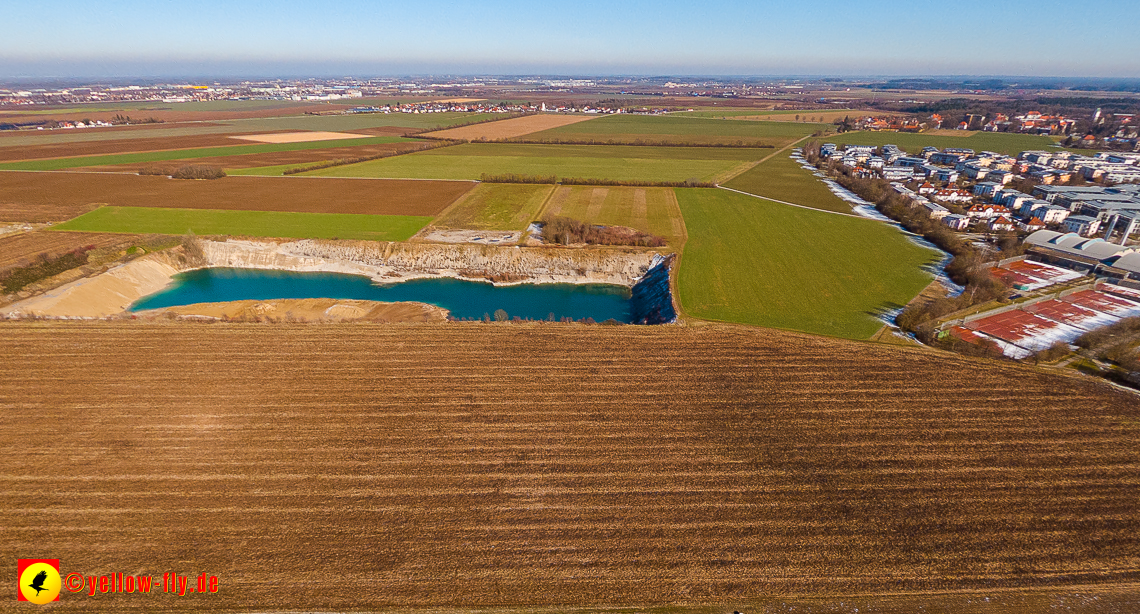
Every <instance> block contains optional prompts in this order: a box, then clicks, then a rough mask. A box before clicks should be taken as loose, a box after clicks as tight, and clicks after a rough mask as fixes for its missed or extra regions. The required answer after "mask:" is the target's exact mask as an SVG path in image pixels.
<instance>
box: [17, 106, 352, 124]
mask: <svg viewBox="0 0 1140 614" xmlns="http://www.w3.org/2000/svg"><path fill="white" fill-rule="evenodd" d="M109 104H113V103H109ZM100 106H103V105H100ZM168 106H170V105H169V104H164V103H161V102H155V103H154V108H153V109H124V110H120V111H84V110H83V109H82V108H79V109H60V110H59V112H58V113H50V114H47V113H42V111H45V110H46V107H36V108H35V110H36V111H38V112H41V113H37V114H36V115H28V114H26V113H20V112H19V109H16V110H15V111H12V110H9V109H4V110H0V121H12V122H26V121H33V120H39V119H53V120H56V121H67V120H69V121H77V120H84V119H93V120H98V121H112V120H114V118H115V116H116V115H127V116H129V117H132V118H134V119H136V120H140V121H141V120H146V119H149V118H152V117H153V118H154V119H157V120H160V121H162V122H166V123H168V124H169V123H174V122H186V121H203V120H206V121H210V120H213V121H220V120H229V119H255V118H259V117H281V116H287V115H302V114H305V113H309V112H314V113H331V112H334V111H343V110H344V109H351V108H352V107H353V106H355V104H298V105H282V106H281V107H278V108H275V109H250V110H248V111H217V110H214V111H176V110H173V109H163V108H162V107H168ZM99 130H104V128H99Z"/></svg>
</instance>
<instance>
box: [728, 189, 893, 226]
mask: <svg viewBox="0 0 1140 614" xmlns="http://www.w3.org/2000/svg"><path fill="white" fill-rule="evenodd" d="M717 187H718V188H720V189H722V190H728V191H729V192H736V193H737V194H742V195H744V196H751V197H752V198H759V199H760V200H767V201H771V202H774V203H780V204H781V205H787V206H789V207H798V208H800V209H808V210H811V211H819V212H820V213H830V214H832V215H842V216H843V217H853V218H858V219H860V220H870V221H873V222H875V221H880V220H874V219H871V218H866V217H863V216H861V215H855V214H854V213H843V212H842V211H831V210H830V209H817V208H815V207H809V206H807V205H797V204H796V203H790V202H788V201H785V200H776V199H775V198H768V197H767V196H759V195H756V194H751V193H749V192H743V191H741V190H736V189H733V188H727V187H725V186H722V185H718V186H717Z"/></svg>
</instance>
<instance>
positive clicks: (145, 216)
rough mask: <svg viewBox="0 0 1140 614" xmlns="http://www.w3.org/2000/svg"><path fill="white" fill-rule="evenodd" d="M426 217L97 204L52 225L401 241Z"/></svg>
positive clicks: (136, 231)
mask: <svg viewBox="0 0 1140 614" xmlns="http://www.w3.org/2000/svg"><path fill="white" fill-rule="evenodd" d="M431 220H432V218H430V217H419V216H409V215H353V214H345V213H282V212H273V211H220V210H215V209H165V208H154V207H100V208H99V209H96V210H94V211H92V212H90V213H87V214H84V215H81V216H79V217H77V218H75V219H73V220H70V221H67V222H64V223H63V224H59V225H56V226H54V227H52V229H53V230H76V231H82V232H121V233H129V234H148V233H153V234H166V235H182V234H186V232H187V231H193V232H194V234H198V235H236V236H251V237H282V238H290V239H333V238H338V239H363V240H369V241H405V240H407V239H409V238H410V237H411V236H412V235H414V234H416V233H417V232H419V230H420V229H421V228H423V227H424V226H426V225H427V224H428V222H430V221H431Z"/></svg>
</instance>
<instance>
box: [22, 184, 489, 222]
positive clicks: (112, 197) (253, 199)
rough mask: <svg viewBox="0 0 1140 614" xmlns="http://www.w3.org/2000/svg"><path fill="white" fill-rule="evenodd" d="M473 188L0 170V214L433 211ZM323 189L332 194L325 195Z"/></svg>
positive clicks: (32, 217)
mask: <svg viewBox="0 0 1140 614" xmlns="http://www.w3.org/2000/svg"><path fill="white" fill-rule="evenodd" d="M330 182H331V183H330ZM474 186H475V183H473V182H470V181H466V182H455V181H403V180H379V181H377V180H372V181H368V182H361V181H344V180H337V179H323V180H321V181H317V180H314V179H305V178H300V177H296V176H290V177H240V176H235V177H224V178H222V179H217V180H213V181H181V180H172V179H168V178H166V177H154V176H134V175H122V174H110V173H79V172H74V171H71V172H26V171H9V172H0V194H3V198H2V199H0V218H3V219H11V220H15V221H35V222H39V221H43V222H58V221H61V220H67V219H71V218H74V217H76V216H77V215H80V214H83V213H85V212H88V211H90V210H91V209H93V208H95V206H96V204H107V205H111V206H121V207H156V206H157V207H161V208H172V209H195V208H197V209H215V210H218V209H228V210H234V211H258V210H260V211H283V212H299V213H345V214H379V215H412V216H434V215H435V214H437V213H438V212H440V211H442V210H443V209H445V208H446V207H447V206H448V205H449V204H451V203H452V202H454V201H455V199H457V198H459V197H460V196H461V195H463V194H464V193H466V192H467V191H468V190H470V189H471V188H472V187H474ZM330 194H335V195H336V198H329V195H330ZM183 232H185V229H182V230H181V231H179V233H178V234H182V233H183Z"/></svg>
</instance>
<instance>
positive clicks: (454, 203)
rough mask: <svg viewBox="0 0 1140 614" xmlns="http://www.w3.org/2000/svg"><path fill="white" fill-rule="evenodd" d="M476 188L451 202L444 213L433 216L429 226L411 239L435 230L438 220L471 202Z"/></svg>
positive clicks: (444, 209)
mask: <svg viewBox="0 0 1140 614" xmlns="http://www.w3.org/2000/svg"><path fill="white" fill-rule="evenodd" d="M475 188H476V186H471V189H469V190H467V191H466V192H464V193H462V194H460V195H459V197H458V198H456V199H455V200H453V201H451V204H450V205H448V206H446V207H444V208H443V210H442V211H440V212H439V213H437V214H435V215H433V216H432V218H431V222H428V224H427V225H426V226H424V227H423V228H421V229H420V231H419V232H417V233H416V234H414V235H412V237H411V238H413V239H414V238H415V237H416V236H418V235H419V234H420V233H422V232H424V231H425V230H427V229H429V228H434V227H435V222H436V220H438V219H440V218H442V217H444V216H445V215H447V214H448V213H451V210H452V209H455V208H456V207H458V206H459V205H461V204H463V203H465V202H467V201H468V200H470V199H471V195H472V194H473V193H474V192H475Z"/></svg>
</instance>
